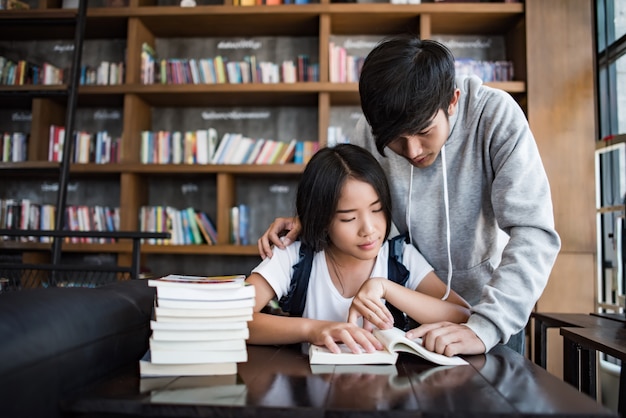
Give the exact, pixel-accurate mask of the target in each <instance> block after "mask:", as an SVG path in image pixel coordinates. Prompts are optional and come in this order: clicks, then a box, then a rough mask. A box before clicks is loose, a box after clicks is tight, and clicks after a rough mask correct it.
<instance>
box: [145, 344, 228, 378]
mask: <svg viewBox="0 0 626 418" xmlns="http://www.w3.org/2000/svg"><path fill="white" fill-rule="evenodd" d="M236 373H237V363H236V362H225V363H199V364H156V363H152V361H151V355H150V351H149V350H148V352H146V354H145V355H144V356H143V357H142V358H141V360H139V374H140V376H141V377H158V376H211V375H231V374H236Z"/></svg>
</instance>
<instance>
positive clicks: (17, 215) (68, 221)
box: [0, 199, 120, 243]
mask: <svg viewBox="0 0 626 418" xmlns="http://www.w3.org/2000/svg"><path fill="white" fill-rule="evenodd" d="M55 213H56V208H55V206H54V205H48V204H39V203H34V202H32V201H31V200H30V199H0V229H18V230H34V231H50V230H53V229H54V226H55ZM64 222H65V227H64V229H65V230H69V231H99V232H107V231H108V232H114V231H117V230H119V223H120V214H119V208H111V207H107V206H99V205H96V206H85V205H69V206H67V207H66V208H65V221H64ZM4 239H5V240H9V239H10V238H8V237H4ZM19 240H20V241H24V242H37V241H39V242H50V241H51V238H49V237H41V238H39V237H22V238H20V239H19ZM66 241H67V242H72V243H106V242H111V241H110V240H108V239H105V238H67V239H66Z"/></svg>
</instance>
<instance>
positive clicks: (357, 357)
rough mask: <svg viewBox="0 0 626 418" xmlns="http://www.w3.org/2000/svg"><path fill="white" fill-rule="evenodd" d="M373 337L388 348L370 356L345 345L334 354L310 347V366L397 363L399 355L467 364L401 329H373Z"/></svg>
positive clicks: (449, 364)
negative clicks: (434, 350) (355, 351)
mask: <svg viewBox="0 0 626 418" xmlns="http://www.w3.org/2000/svg"><path fill="white" fill-rule="evenodd" d="M374 336H375V337H376V338H377V339H378V340H379V341H380V342H381V343H382V344H383V345H384V346H385V350H380V351H375V352H372V353H367V352H365V351H363V352H362V353H359V354H355V353H353V352H352V351H351V350H350V349H349V348H348V347H347V346H346V345H345V344H340V345H339V347H340V349H341V353H333V352H331V351H330V350H328V349H327V348H326V347H322V346H316V345H313V344H311V345H310V347H309V362H310V363H311V364H395V363H396V360H397V359H398V352H405V353H410V354H414V355H417V356H420V357H422V358H424V359H425V360H428V361H430V362H432V363H435V364H439V365H445V366H454V365H462V364H468V363H467V361H465V360H463V359H462V358H461V357H458V356H453V357H448V356H444V355H442V354H438V353H434V352H432V351H429V350H427V349H425V348H424V346H423V345H422V340H421V338H418V339H415V340H410V339H408V338H407V337H406V336H405V332H404V331H402V330H400V329H398V328H390V329H386V330H379V329H375V330H374Z"/></svg>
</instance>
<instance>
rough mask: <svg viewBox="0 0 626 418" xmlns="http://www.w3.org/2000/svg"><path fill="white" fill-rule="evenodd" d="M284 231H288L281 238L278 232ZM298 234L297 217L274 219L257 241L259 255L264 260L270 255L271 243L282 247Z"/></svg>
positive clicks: (293, 239)
mask: <svg viewBox="0 0 626 418" xmlns="http://www.w3.org/2000/svg"><path fill="white" fill-rule="evenodd" d="M285 231H288V232H287V234H285V236H283V237H282V238H281V237H280V234H281V233H283V232H285ZM298 235H300V220H299V219H298V217H295V216H294V217H293V218H276V219H274V222H272V224H271V225H270V227H269V228H268V229H267V231H265V233H264V234H263V235H261V238H259V240H258V241H257V246H258V247H259V255H260V256H261V258H262V259H264V260H265V259H266V258H267V257H271V256H272V244H273V245H275V246H277V247H278V248H281V249H283V248H285V247H286V246H287V245H289V244H291V243H292V242H294V241H295V240H296V239H297V238H298Z"/></svg>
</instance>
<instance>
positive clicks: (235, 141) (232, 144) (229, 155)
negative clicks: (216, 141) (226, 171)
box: [218, 134, 243, 164]
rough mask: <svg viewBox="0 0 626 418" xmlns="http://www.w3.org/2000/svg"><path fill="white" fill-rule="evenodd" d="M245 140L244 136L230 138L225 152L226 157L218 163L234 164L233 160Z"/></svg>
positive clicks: (236, 135) (234, 135) (238, 135)
mask: <svg viewBox="0 0 626 418" xmlns="http://www.w3.org/2000/svg"><path fill="white" fill-rule="evenodd" d="M242 139H243V135H242V134H231V135H230V137H229V138H228V144H226V149H225V150H224V155H222V157H221V158H220V160H219V161H218V163H219V164H234V162H233V158H234V156H235V154H236V153H237V150H238V149H239V146H240V143H241V140H242Z"/></svg>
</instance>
